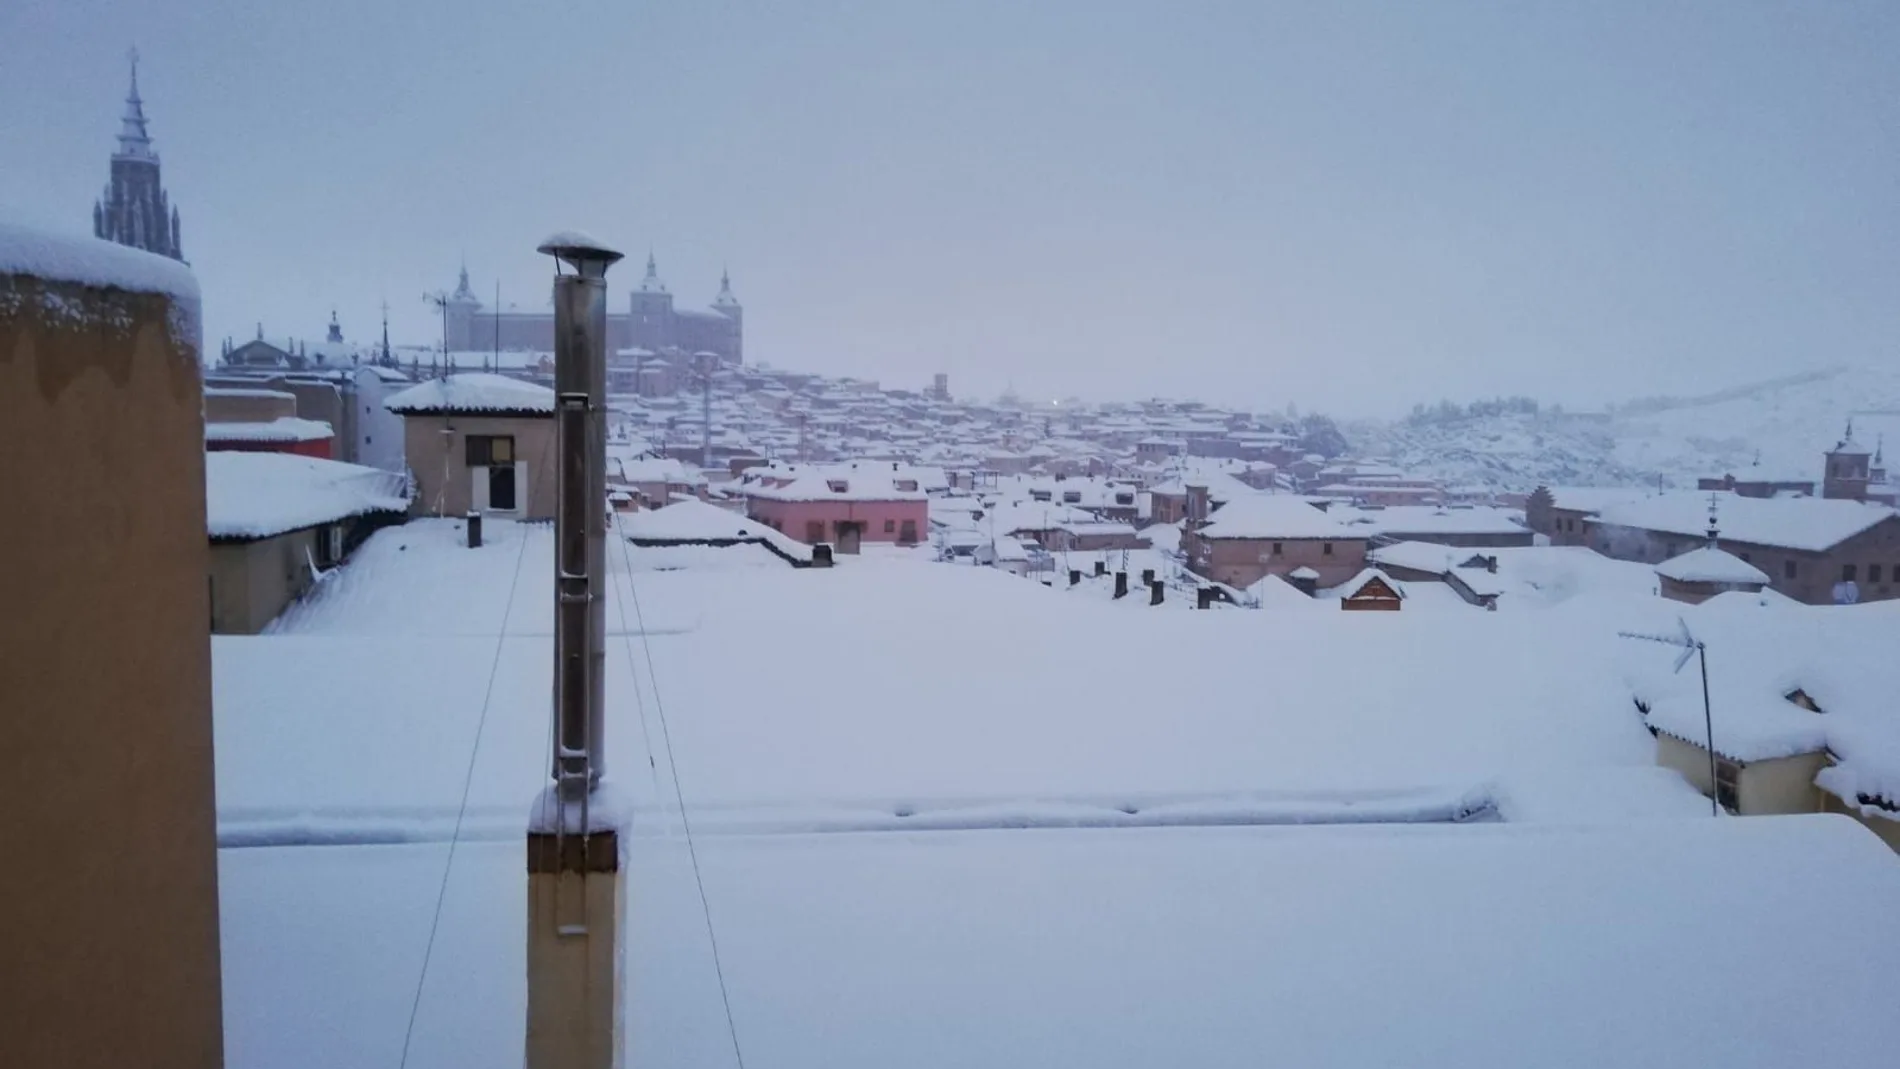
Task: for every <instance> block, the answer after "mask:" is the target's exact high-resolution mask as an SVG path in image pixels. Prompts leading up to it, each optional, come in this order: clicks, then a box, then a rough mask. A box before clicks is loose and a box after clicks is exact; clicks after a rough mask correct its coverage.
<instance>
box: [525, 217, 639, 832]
mask: <svg viewBox="0 0 1900 1069" xmlns="http://www.w3.org/2000/svg"><path fill="white" fill-rule="evenodd" d="M538 251H540V252H542V253H545V254H547V255H549V256H552V257H554V258H555V278H554V418H555V451H556V453H557V455H558V457H559V466H558V473H557V479H556V493H557V503H556V506H555V511H554V731H555V745H554V768H553V770H552V771H553V775H554V780H555V783H556V785H557V786H558V788H559V794H558V797H559V798H560V800H561V802H563V803H568V802H580V801H583V800H584V799H586V797H587V795H588V793H589V792H590V791H591V790H592V789H593V787H594V785H595V784H597V783H599V782H600V776H601V773H602V772H603V771H604V770H605V765H606V762H605V760H604V748H605V747H604V741H605V740H604V735H605V730H604V728H605V706H606V688H605V675H604V668H605V665H606V622H607V600H606V593H607V569H606V560H607V512H606V508H607V422H606V418H605V417H606V395H607V268H609V267H611V266H613V264H614V262H615V261H616V260H619V259H620V254H619V253H618V252H615V251H614V250H612V249H610V248H607V247H606V246H605V245H603V244H601V243H600V242H598V241H595V240H593V239H592V238H589V237H587V236H586V235H584V234H576V233H572V232H564V233H560V234H556V235H554V236H553V237H551V238H549V239H548V240H547V241H545V242H543V243H542V244H541V246H540V249H539V250H538ZM563 266H565V267H567V268H568V269H570V270H571V273H569V272H568V271H563V270H562V267H563Z"/></svg>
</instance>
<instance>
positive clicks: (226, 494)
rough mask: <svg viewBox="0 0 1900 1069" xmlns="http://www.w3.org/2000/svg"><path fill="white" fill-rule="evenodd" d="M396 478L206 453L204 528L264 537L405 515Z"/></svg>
mask: <svg viewBox="0 0 1900 1069" xmlns="http://www.w3.org/2000/svg"><path fill="white" fill-rule="evenodd" d="M408 509H409V497H408V494H407V487H406V485H405V481H404V479H403V477H402V476H401V475H398V474H396V473H394V472H388V471H382V470H380V469H377V468H366V467H363V466H362V465H360V464H345V463H342V462H341V461H336V460H323V459H320V458H317V457H302V456H293V455H291V454H287V453H227V452H217V453H206V454H205V525H206V530H207V532H208V533H209V534H210V536H211V537H212V538H213V539H232V540H243V539H256V538H269V537H271V536H272V535H279V534H283V533H285V532H286V531H296V530H301V529H302V528H305V527H315V526H317V525H318V524H323V523H333V522H335V521H337V520H342V519H347V518H349V517H351V516H361V515H365V514H367V513H371V512H396V513H400V512H406V511H408Z"/></svg>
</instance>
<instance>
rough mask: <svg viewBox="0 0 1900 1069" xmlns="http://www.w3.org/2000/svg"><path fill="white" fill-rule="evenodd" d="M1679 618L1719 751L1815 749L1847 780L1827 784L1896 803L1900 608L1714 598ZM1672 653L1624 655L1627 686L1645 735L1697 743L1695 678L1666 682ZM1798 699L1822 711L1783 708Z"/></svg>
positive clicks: (1763, 756)
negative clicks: (1643, 708) (1643, 709)
mask: <svg viewBox="0 0 1900 1069" xmlns="http://www.w3.org/2000/svg"><path fill="white" fill-rule="evenodd" d="M1665 604H1669V603H1665ZM1680 615H1681V618H1682V619H1683V620H1686V621H1687V624H1688V627H1689V628H1690V630H1691V631H1692V633H1693V634H1694V635H1695V637H1696V638H1698V639H1700V640H1701V641H1702V642H1704V643H1705V644H1706V646H1707V649H1708V661H1709V696H1710V703H1709V704H1710V712H1711V714H1712V715H1711V717H1710V720H1711V721H1712V722H1713V725H1714V728H1715V749H1716V751H1717V752H1718V753H1721V754H1724V755H1726V756H1728V757H1732V758H1734V759H1736V760H1738V761H1760V760H1768V759H1771V758H1777V757H1787V756H1791V755H1793V754H1800V753H1813V752H1816V751H1819V750H1823V749H1825V750H1828V751H1829V752H1831V753H1832V754H1833V755H1834V756H1835V757H1836V759H1837V760H1838V761H1839V765H1838V766H1837V767H1841V768H1845V769H1846V770H1847V771H1846V772H1845V773H1837V781H1838V779H1839V778H1840V777H1844V776H1849V775H1851V776H1852V778H1853V782H1854V783H1856V784H1857V789H1858V790H1859V791H1862V792H1865V793H1867V794H1870V795H1875V796H1878V797H1881V798H1885V799H1887V800H1888V801H1890V802H1900V705H1896V704H1895V701H1894V697H1893V694H1894V691H1893V681H1894V670H1893V659H1892V652H1893V650H1895V649H1900V605H1896V604H1895V603H1893V602H1879V603H1873V604H1868V605H1857V606H1851V607H1840V606H1811V605H1798V604H1791V603H1785V602H1783V603H1776V602H1770V603H1769V604H1766V605H1764V604H1761V603H1760V602H1759V600H1758V599H1755V598H1754V596H1753V595H1749V596H1746V597H1735V596H1724V597H1720V598H1716V599H1713V600H1711V601H1709V602H1707V603H1705V604H1703V605H1700V606H1697V607H1695V608H1694V609H1693V610H1689V611H1685V612H1683V613H1682V614H1680ZM1658 623H1659V624H1660V626H1657V627H1654V628H1652V629H1651V630H1654V631H1656V632H1659V633H1662V634H1674V633H1676V630H1677V628H1678V627H1679V626H1680V625H1677V624H1675V623H1674V622H1673V621H1669V622H1663V621H1658ZM1673 652H1674V651H1673V650H1668V649H1657V648H1655V647H1649V648H1647V649H1644V650H1640V651H1639V650H1632V651H1630V652H1629V653H1628V654H1626V656H1625V661H1626V664H1627V671H1628V678H1629V680H1630V685H1631V688H1632V690H1633V692H1634V694H1635V696H1636V697H1638V698H1640V699H1642V700H1643V701H1645V702H1646V703H1647V704H1648V705H1649V706H1650V711H1649V714H1648V717H1649V724H1650V726H1651V727H1654V728H1656V729H1657V730H1659V731H1663V732H1666V733H1668V734H1670V735H1674V736H1676V737H1678V738H1681V739H1685V740H1687V741H1690V742H1694V743H1696V744H1698V745H1700V744H1701V742H1702V740H1703V738H1704V735H1705V733H1706V730H1707V728H1706V726H1705V724H1704V722H1703V708H1702V691H1701V684H1700V677H1699V676H1698V675H1697V673H1696V672H1695V671H1694V670H1693V666H1691V668H1690V669H1687V670H1684V671H1683V672H1681V673H1680V674H1676V673H1674V672H1673V671H1672V666H1673V658H1672V657H1671V656H1670V655H1671V654H1672V653H1673ZM1796 691H1800V692H1803V693H1805V694H1806V695H1807V696H1808V697H1809V698H1810V699H1812V700H1813V702H1814V703H1815V704H1816V705H1817V706H1819V708H1820V709H1821V711H1820V712H1818V713H1817V712H1812V711H1810V710H1808V709H1805V708H1802V707H1801V706H1799V705H1796V704H1795V703H1794V702H1793V701H1790V700H1789V696H1790V695H1791V694H1793V693H1795V692H1796ZM1822 785H1823V786H1828V784H1826V783H1825V782H1824V783H1823V784H1822ZM1846 800H1847V801H1848V802H1850V803H1852V802H1853V798H1852V797H1851V796H1850V797H1848V798H1847V799H1846Z"/></svg>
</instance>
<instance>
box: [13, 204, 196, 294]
mask: <svg viewBox="0 0 1900 1069" xmlns="http://www.w3.org/2000/svg"><path fill="white" fill-rule="evenodd" d="M0 275H31V276H32V277H34V278H38V279H43V280H45V281H47V282H70V283H74V284H77V285H81V286H89V287H92V288H94V289H119V290H125V291H127V292H129V293H157V294H161V295H163V296H166V297H171V298H174V299H177V300H181V301H193V302H195V301H197V300H198V280H197V279H196V278H194V277H193V276H192V273H191V269H190V268H188V267H186V266H185V265H184V264H182V263H179V262H178V261H177V260H173V259H169V258H167V257H164V256H158V255H154V254H153V253H149V252H145V251H144V250H142V249H134V248H131V247H129V246H125V245H120V244H118V243H117V242H111V241H102V240H100V239H98V238H91V237H82V236H80V235H76V234H61V233H56V232H52V231H45V230H39V229H35V228H33V227H28V226H23V225H21V224H18V223H13V222H8V221H6V220H0Z"/></svg>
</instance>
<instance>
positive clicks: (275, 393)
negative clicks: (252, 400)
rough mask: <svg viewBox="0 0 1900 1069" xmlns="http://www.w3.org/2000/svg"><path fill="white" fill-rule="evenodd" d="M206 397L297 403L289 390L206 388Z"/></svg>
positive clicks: (233, 387)
mask: <svg viewBox="0 0 1900 1069" xmlns="http://www.w3.org/2000/svg"><path fill="white" fill-rule="evenodd" d="M205 396H206V397H256V398H269V399H270V400H273V401H295V400H296V399H297V395H296V394H294V393H291V392H290V391H288V390H269V389H264V388H262V387H256V386H206V387H205Z"/></svg>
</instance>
